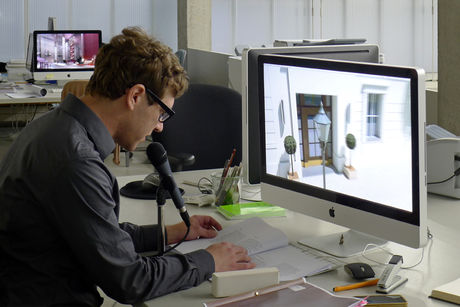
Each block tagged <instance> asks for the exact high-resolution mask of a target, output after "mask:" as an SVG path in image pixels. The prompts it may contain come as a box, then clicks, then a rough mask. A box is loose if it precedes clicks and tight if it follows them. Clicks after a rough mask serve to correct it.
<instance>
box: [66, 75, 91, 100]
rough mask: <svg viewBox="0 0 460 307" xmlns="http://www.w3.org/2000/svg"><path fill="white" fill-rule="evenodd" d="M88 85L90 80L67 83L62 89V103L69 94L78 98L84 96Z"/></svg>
mask: <svg viewBox="0 0 460 307" xmlns="http://www.w3.org/2000/svg"><path fill="white" fill-rule="evenodd" d="M87 84H88V80H71V81H69V82H67V83H66V84H64V87H63V88H62V92H61V101H62V100H64V98H65V97H66V96H67V94H69V93H70V94H73V95H74V96H77V97H80V96H83V94H84V93H85V89H86V85H87Z"/></svg>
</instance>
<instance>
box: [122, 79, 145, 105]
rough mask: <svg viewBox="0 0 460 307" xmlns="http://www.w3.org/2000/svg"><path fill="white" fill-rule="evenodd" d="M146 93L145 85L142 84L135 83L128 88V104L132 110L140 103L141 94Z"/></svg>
mask: <svg viewBox="0 0 460 307" xmlns="http://www.w3.org/2000/svg"><path fill="white" fill-rule="evenodd" d="M144 94H145V87H144V85H142V84H135V85H134V86H132V87H131V88H129V89H127V90H126V104H127V106H128V108H129V109H130V110H133V109H134V107H135V106H136V104H138V103H139V101H140V99H141V96H142V95H144Z"/></svg>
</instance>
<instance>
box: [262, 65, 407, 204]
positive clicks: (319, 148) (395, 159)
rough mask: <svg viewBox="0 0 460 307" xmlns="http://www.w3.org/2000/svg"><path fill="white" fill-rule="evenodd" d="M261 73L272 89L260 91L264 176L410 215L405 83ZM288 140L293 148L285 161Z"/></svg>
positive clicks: (318, 73) (313, 72) (271, 68)
mask: <svg viewBox="0 0 460 307" xmlns="http://www.w3.org/2000/svg"><path fill="white" fill-rule="evenodd" d="M264 69H265V73H264V76H265V78H266V80H265V83H266V84H271V83H273V82H276V83H277V84H278V86H276V87H269V88H266V92H265V99H266V103H265V107H266V118H267V119H273V122H270V121H266V123H267V129H268V127H271V128H272V129H269V130H267V131H266V148H267V152H266V154H267V156H268V159H267V173H269V174H272V175H275V176H280V177H283V178H288V179H291V180H298V181H300V182H303V183H306V184H309V185H312V186H316V187H319V188H324V189H328V190H331V191H335V192H338V193H342V194H347V195H352V196H354V197H358V198H361V199H366V200H369V201H373V202H376V203H380V204H385V205H388V206H392V207H395V208H399V209H402V210H406V211H411V210H412V197H411V196H412V192H411V190H412V177H411V176H412V171H411V170H412V167H411V126H410V116H411V114H410V79H407V78H395V77H388V76H379V77H376V76H373V75H366V74H360V73H347V74H346V76H345V75H344V73H343V72H337V71H327V70H318V69H308V68H296V67H292V68H288V69H280V67H279V66H278V65H266V66H265V67H264ZM344 76H345V77H344ZM275 80H276V81H275ZM306 80H315V81H314V82H306ZM282 81H284V82H285V83H286V86H280V84H281V82H282ZM331 84H336V86H333V87H332V86H331ZM288 87H289V89H288V90H287V92H285V89H287V88H288ZM274 97H280V98H279V99H273V98H274ZM281 97H284V99H283V98H281ZM286 97H288V98H289V99H286ZM270 104H271V106H272V107H271V108H270V107H269V106H270ZM320 112H324V113H323V114H324V116H325V118H327V119H328V120H329V121H330V122H329V127H328V131H327V142H321V140H320V135H319V134H320V133H321V131H320V130H318V129H317V126H318V124H315V118H316V116H318V114H319V113H320ZM287 138H293V140H295V144H297V145H298V150H296V152H295V153H294V154H292V157H290V155H289V154H288V153H287V152H286V148H285V143H286V139H287ZM324 144H326V145H325V146H324ZM323 148H324V163H325V164H324V168H323ZM291 158H292V159H291ZM323 170H324V176H323ZM383 185H385V189H382V186H383ZM389 190H391V191H392V193H388V192H387V191H389Z"/></svg>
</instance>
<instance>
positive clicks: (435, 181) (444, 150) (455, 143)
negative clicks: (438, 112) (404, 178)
mask: <svg viewBox="0 0 460 307" xmlns="http://www.w3.org/2000/svg"><path fill="white" fill-rule="evenodd" d="M426 134H427V136H428V137H429V138H431V139H430V140H428V141H427V146H426V149H427V190H428V192H430V193H434V194H440V195H444V196H449V197H453V198H458V199H460V137H458V136H455V135H454V134H453V133H451V132H449V131H447V130H445V129H443V128H441V127H439V126H437V125H429V126H427V127H426Z"/></svg>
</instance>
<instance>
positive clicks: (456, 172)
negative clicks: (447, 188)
mask: <svg viewBox="0 0 460 307" xmlns="http://www.w3.org/2000/svg"><path fill="white" fill-rule="evenodd" d="M458 175H460V167H459V168H457V170H456V171H455V172H454V174H453V175H452V176H450V177H449V178H447V179H444V180H442V181H436V182H428V183H427V184H439V183H444V182H446V181H449V180H451V179H452V178H454V177H456V176H458Z"/></svg>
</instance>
